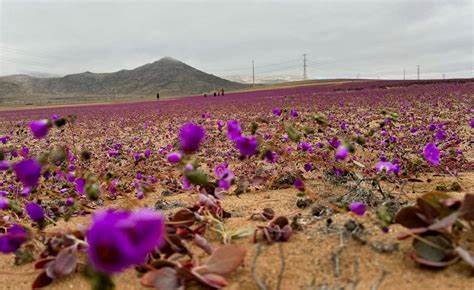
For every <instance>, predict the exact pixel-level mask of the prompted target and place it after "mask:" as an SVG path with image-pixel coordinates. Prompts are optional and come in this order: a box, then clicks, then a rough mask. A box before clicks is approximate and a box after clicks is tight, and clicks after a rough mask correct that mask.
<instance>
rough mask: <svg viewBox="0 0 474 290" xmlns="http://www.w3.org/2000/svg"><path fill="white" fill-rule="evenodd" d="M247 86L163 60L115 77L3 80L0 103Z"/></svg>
mask: <svg viewBox="0 0 474 290" xmlns="http://www.w3.org/2000/svg"><path fill="white" fill-rule="evenodd" d="M246 87H248V86H247V85H244V84H241V83H237V82H232V81H228V80H225V79H222V78H219V77H217V76H214V75H211V74H208V73H205V72H203V71H200V70H198V69H195V68H193V67H191V66H189V65H187V64H185V63H183V62H181V61H179V60H176V59H174V58H171V57H164V58H162V59H160V60H158V61H155V62H153V63H148V64H145V65H142V66H139V67H137V68H135V69H132V70H120V71H117V72H113V73H92V72H89V71H87V72H83V73H78V74H70V75H66V76H64V77H54V78H38V77H32V76H28V75H13V76H5V77H0V103H8V102H9V101H12V102H18V101H19V99H22V100H23V101H22V102H21V103H24V102H27V100H28V99H30V100H31V102H32V103H38V101H39V99H41V100H44V101H46V102H54V100H58V98H60V99H61V100H62V101H63V102H68V100H67V98H70V99H71V100H70V101H71V102H74V101H76V99H77V98H80V97H83V96H89V97H95V98H100V97H101V96H106V97H107V99H108V100H111V99H113V98H114V97H117V98H120V97H123V96H129V98H133V97H134V96H137V98H138V97H144V96H149V97H152V96H156V94H157V93H158V92H159V93H160V96H177V95H189V94H201V93H204V92H210V91H213V90H215V89H221V88H223V89H225V90H238V89H243V88H246Z"/></svg>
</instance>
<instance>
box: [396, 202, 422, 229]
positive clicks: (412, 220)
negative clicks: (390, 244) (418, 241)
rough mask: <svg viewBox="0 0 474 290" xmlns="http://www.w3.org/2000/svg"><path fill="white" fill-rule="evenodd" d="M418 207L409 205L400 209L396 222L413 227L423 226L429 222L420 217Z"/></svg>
mask: <svg viewBox="0 0 474 290" xmlns="http://www.w3.org/2000/svg"><path fill="white" fill-rule="evenodd" d="M418 214H419V211H418V208H416V207H414V206H407V207H404V208H402V209H400V210H399V211H398V213H397V215H396V216H395V223H398V224H401V225H402V226H404V227H406V228H409V229H413V228H423V227H425V226H427V224H426V223H425V222H424V221H423V220H422V219H420V217H419V216H418Z"/></svg>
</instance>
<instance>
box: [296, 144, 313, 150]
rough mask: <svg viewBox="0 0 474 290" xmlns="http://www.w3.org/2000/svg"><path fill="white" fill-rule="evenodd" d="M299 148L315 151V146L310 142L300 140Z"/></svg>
mask: <svg viewBox="0 0 474 290" xmlns="http://www.w3.org/2000/svg"><path fill="white" fill-rule="evenodd" d="M298 149H300V150H302V151H305V152H307V151H309V152H311V151H313V147H312V146H311V144H310V143H308V142H300V143H299V144H298Z"/></svg>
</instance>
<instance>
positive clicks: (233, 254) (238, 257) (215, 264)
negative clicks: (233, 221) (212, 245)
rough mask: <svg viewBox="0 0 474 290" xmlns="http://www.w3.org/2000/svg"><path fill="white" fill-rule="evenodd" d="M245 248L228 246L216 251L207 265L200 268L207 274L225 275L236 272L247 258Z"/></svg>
mask: <svg viewBox="0 0 474 290" xmlns="http://www.w3.org/2000/svg"><path fill="white" fill-rule="evenodd" d="M245 252H246V250H245V248H243V247H239V246H235V245H226V246H222V247H219V248H217V249H215V250H214V252H213V253H212V255H211V256H210V257H209V259H208V260H207V261H206V263H205V264H204V265H202V266H200V267H199V268H200V270H202V271H203V272H205V273H214V274H221V275H225V274H228V273H230V272H232V271H234V270H235V269H236V268H237V267H238V266H239V265H240V264H242V262H243V261H244V258H245Z"/></svg>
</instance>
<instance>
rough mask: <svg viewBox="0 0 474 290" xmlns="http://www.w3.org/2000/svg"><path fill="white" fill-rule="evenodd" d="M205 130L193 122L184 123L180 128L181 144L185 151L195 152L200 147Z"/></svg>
mask: <svg viewBox="0 0 474 290" xmlns="http://www.w3.org/2000/svg"><path fill="white" fill-rule="evenodd" d="M204 135H205V130H204V128H202V127H201V126H198V125H195V124H193V123H186V124H184V125H183V126H182V127H181V129H180V130H179V145H180V148H181V150H183V151H184V152H185V153H188V154H189V153H194V152H195V151H197V150H198V149H199V145H200V144H201V141H202V139H203V138H204Z"/></svg>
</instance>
